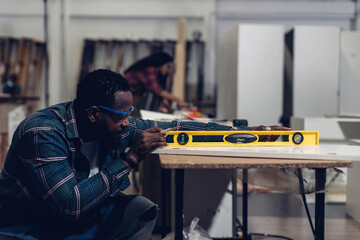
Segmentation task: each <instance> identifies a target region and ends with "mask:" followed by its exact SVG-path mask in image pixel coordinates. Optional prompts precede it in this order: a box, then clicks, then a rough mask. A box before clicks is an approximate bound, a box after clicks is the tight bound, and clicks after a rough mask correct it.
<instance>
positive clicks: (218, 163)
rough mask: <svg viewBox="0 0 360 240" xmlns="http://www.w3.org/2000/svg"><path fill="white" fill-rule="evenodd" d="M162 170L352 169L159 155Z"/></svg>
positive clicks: (307, 163) (292, 161)
mask: <svg viewBox="0 0 360 240" xmlns="http://www.w3.org/2000/svg"><path fill="white" fill-rule="evenodd" d="M160 163H161V166H162V167H163V168H169V169H181V168H184V169H190V168H191V169H202V168H204V169H234V168H239V169H249V168H333V167H352V162H351V161H337V160H329V161H327V160H309V159H280V158H250V157H219V156H189V155H171V154H160Z"/></svg>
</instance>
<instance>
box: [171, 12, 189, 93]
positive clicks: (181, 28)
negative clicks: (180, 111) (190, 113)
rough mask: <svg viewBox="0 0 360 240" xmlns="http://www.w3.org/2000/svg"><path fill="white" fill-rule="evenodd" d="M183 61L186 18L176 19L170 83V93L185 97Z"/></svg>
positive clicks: (184, 56)
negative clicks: (173, 72) (173, 71)
mask: <svg viewBox="0 0 360 240" xmlns="http://www.w3.org/2000/svg"><path fill="white" fill-rule="evenodd" d="M185 61H186V20H185V19H180V20H179V21H178V42H177V43H176V46H175V61H174V62H175V69H176V71H175V74H174V79H173V84H172V94H173V95H175V96H176V97H178V98H180V99H182V100H184V99H185Z"/></svg>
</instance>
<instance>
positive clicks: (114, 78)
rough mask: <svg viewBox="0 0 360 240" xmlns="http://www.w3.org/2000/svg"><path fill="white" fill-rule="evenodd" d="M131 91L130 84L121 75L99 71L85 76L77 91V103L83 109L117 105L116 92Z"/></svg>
mask: <svg viewBox="0 0 360 240" xmlns="http://www.w3.org/2000/svg"><path fill="white" fill-rule="evenodd" d="M117 91H124V92H126V91H130V87H129V83H128V82H127V80H126V79H125V78H123V76H121V74H119V73H115V72H113V71H110V70H108V69H98V70H95V71H93V72H89V73H87V74H86V75H85V76H83V77H82V78H81V79H80V81H79V83H78V85H77V90H76V102H77V104H79V106H80V107H82V108H88V107H90V106H97V105H104V106H107V107H112V106H113V105H114V104H115V95H114V94H115V92H117Z"/></svg>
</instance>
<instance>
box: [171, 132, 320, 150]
mask: <svg viewBox="0 0 360 240" xmlns="http://www.w3.org/2000/svg"><path fill="white" fill-rule="evenodd" d="M268 139H269V140H270V141H268ZM275 140H276V141H275ZM166 142H168V143H169V145H168V147H241V146H244V147H250V146H254V147H265V146H318V145H319V132H318V131H170V132H168V133H167V136H166Z"/></svg>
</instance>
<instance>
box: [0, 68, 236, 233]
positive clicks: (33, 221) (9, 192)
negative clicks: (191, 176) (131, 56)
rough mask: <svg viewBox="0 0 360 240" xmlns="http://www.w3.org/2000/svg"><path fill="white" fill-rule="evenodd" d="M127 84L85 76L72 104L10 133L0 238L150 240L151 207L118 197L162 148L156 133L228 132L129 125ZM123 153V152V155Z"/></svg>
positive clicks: (1, 182) (187, 125) (0, 187)
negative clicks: (133, 175)
mask: <svg viewBox="0 0 360 240" xmlns="http://www.w3.org/2000/svg"><path fill="white" fill-rule="evenodd" d="M133 109H134V108H133V107H132V94H131V92H130V88H129V85H128V83H127V81H126V80H125V79H124V78H123V77H122V76H121V75H120V74H117V73H114V72H111V71H109V70H96V71H94V72H91V73H88V74H87V75H85V76H84V77H83V78H82V79H81V80H80V82H79V84H78V87H77V95H76V99H75V100H74V101H72V102H66V103H61V104H58V105H54V106H51V107H49V108H46V109H43V110H40V111H38V112H35V113H33V114H32V115H30V116H29V117H28V118H26V119H25V120H24V121H23V122H22V123H21V124H20V125H19V126H18V128H17V130H16V131H15V133H14V136H13V140H12V143H11V146H10V148H9V152H8V154H7V157H6V160H5V164H4V168H3V171H2V173H1V175H0V234H3V235H7V236H15V237H17V238H20V239H146V240H148V239H150V236H151V233H152V230H153V228H154V224H155V220H156V216H157V207H156V205H155V204H154V203H152V202H151V201H150V200H148V199H146V198H144V197H141V196H127V195H124V194H122V193H121V191H123V190H124V189H126V188H127V187H128V186H129V180H128V175H129V172H130V171H131V170H132V169H133V168H134V167H135V166H136V165H137V164H138V163H139V161H141V160H142V159H144V158H145V156H146V155H147V154H149V153H150V152H152V151H153V150H154V149H156V148H158V147H162V146H166V145H167V143H166V141H165V135H164V133H162V132H161V130H162V129H166V128H169V127H175V126H179V125H181V128H182V129H184V130H228V129H229V127H227V126H221V125H217V124H214V123H209V124H204V123H194V122H184V123H179V122H176V121H173V122H155V121H150V120H142V119H135V118H133V117H129V114H130V113H131V112H132V111H133ZM127 150H128V151H127Z"/></svg>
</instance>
